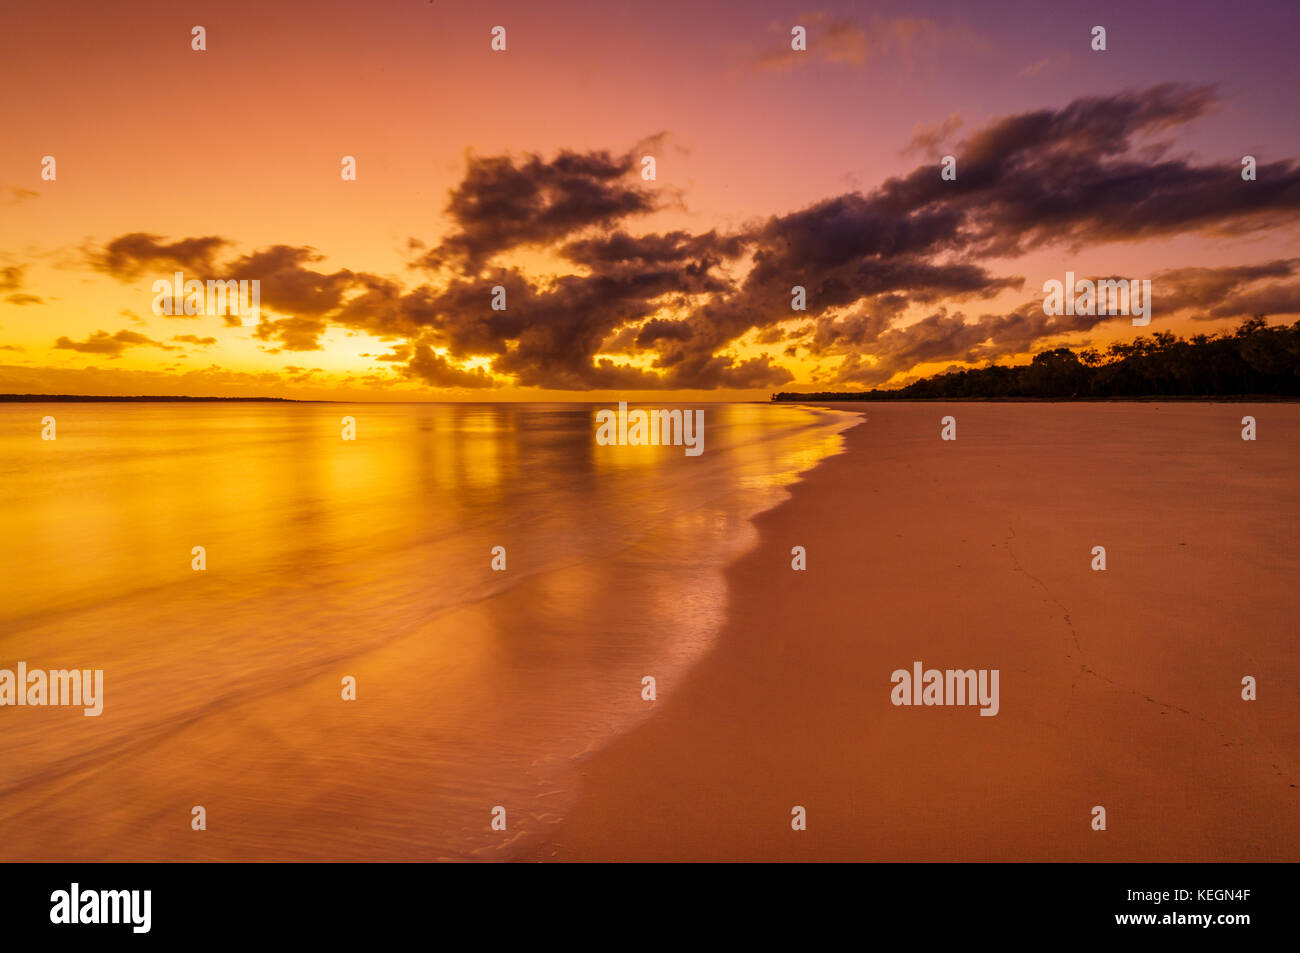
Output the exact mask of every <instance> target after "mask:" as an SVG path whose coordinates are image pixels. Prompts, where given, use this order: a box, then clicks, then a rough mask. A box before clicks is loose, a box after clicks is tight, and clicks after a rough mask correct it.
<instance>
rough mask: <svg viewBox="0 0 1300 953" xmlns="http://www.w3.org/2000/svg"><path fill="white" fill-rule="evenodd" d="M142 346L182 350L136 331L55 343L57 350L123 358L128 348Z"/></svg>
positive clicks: (60, 340) (165, 349)
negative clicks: (123, 353)
mask: <svg viewBox="0 0 1300 953" xmlns="http://www.w3.org/2000/svg"><path fill="white" fill-rule="evenodd" d="M141 345H148V346H151V347H158V348H162V349H163V350H164V351H179V350H180V348H177V347H172V346H171V345H168V344H164V343H163V342H162V341H155V340H154V339H153V338H151V337H146V336H145V335H143V334H139V333H137V332H135V331H118V332H117V333H116V334H109V333H108V332H107V331H96V332H95V333H94V334H92V335H90V336H89V337H88V338H86V340H84V341H74V340H72V339H71V338H67V337H61V338H59V339H58V340H57V341H55V342H54V346H55V347H56V348H60V349H63V350H68V351H80V352H82V353H83V354H107V355H108V356H109V357H121V355H122V352H123V351H125V350H126V349H127V348H129V347H138V346H141Z"/></svg>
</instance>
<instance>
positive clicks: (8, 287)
mask: <svg viewBox="0 0 1300 953" xmlns="http://www.w3.org/2000/svg"><path fill="white" fill-rule="evenodd" d="M22 286H23V266H22V265H9V266H8V267H5V268H0V291H17V290H18V289H19V288H21V287H22Z"/></svg>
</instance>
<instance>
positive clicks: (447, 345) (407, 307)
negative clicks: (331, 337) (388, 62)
mask: <svg viewBox="0 0 1300 953" xmlns="http://www.w3.org/2000/svg"><path fill="white" fill-rule="evenodd" d="M921 35H922V34H921V33H917V34H916V36H917V37H918V42H920V40H919V37H920V36H921ZM1214 102H1215V100H1214V94H1213V91H1212V90H1211V89H1209V88H1208V87H1199V86H1186V85H1177V84H1165V85H1161V86H1156V87H1152V88H1150V89H1146V90H1139V91H1134V90H1129V91H1124V92H1119V93H1116V94H1113V95H1108V96H1094V97H1086V98H1082V99H1078V100H1075V101H1073V102H1071V103H1068V104H1067V105H1065V106H1063V107H1061V108H1057V109H1039V110H1033V111H1029V112H1024V113H1020V114H1017V115H1012V116H1004V117H1001V118H998V119H995V120H993V121H992V122H989V123H987V124H985V125H983V126H980V127H978V128H975V129H972V130H970V131H969V133H968V134H967V135H966V137H965V139H964V140H962V141H961V142H959V143H957V144H956V145H954V146H952V147H951V148H952V150H953V154H954V155H955V156H956V157H957V179H956V181H944V180H943V179H941V178H940V176H939V174H938V166H937V164H936V163H934V162H933V161H931V160H927V161H924V162H923V163H922V164H920V165H918V166H917V167H916V168H914V169H913V170H912V171H911V172H909V173H907V174H905V175H902V176H897V177H893V178H890V179H887V180H885V181H884V182H882V183H880V184H879V185H878V186H877V187H876V188H873V189H870V190H865V191H863V190H855V191H848V192H844V193H843V194H839V195H831V196H827V197H825V198H823V199H821V200H819V201H817V202H814V203H812V204H810V205H808V206H807V207H805V208H801V209H796V210H793V211H789V212H785V213H782V214H777V215H770V216H768V217H766V218H763V219H758V220H755V221H752V222H750V223H748V224H746V225H744V226H743V227H740V228H738V229H735V230H732V231H728V232H721V231H718V230H716V229H715V230H710V231H701V232H696V231H691V230H685V229H678V230H674V231H667V232H654V231H651V232H642V233H638V232H637V231H636V226H637V224H638V223H639V222H640V220H642V219H643V217H644V216H645V215H646V214H647V213H650V212H653V211H655V210H656V209H658V208H660V207H661V206H660V204H659V203H660V202H661V201H662V199H661V197H660V193H657V192H654V191H650V190H647V188H646V186H645V185H644V184H643V183H642V182H641V180H640V179H639V176H638V175H637V174H636V173H637V167H638V161H637V159H638V157H639V149H637V148H634V149H632V150H629V151H628V152H626V153H622V154H618V153H614V152H610V151H594V152H586V153H579V152H573V151H561V152H560V153H558V154H556V155H554V156H552V157H549V158H547V157H543V156H539V155H533V154H526V155H523V156H495V157H482V156H469V157H468V159H467V165H466V171H465V175H464V177H463V179H462V181H461V182H460V183H459V184H457V185H456V186H455V187H454V188H453V189H452V190H450V192H449V195H448V201H447V206H446V212H447V222H448V226H449V227H448V228H447V230H446V231H445V233H444V234H443V235H442V237H441V238H440V239H439V240H438V241H436V242H432V241H430V242H426V241H424V240H412V241H411V242H409V243H408V246H407V247H408V248H409V249H410V250H411V251H412V252H414V253H415V254H417V255H418V256H419V257H418V258H417V259H416V260H415V262H414V263H413V264H414V265H415V268H414V269H413V270H411V271H409V272H408V274H407V276H406V277H405V278H398V277H391V276H381V275H374V274H368V273H365V272H358V271H353V270H350V269H347V268H325V267H323V266H322V265H321V262H322V261H323V260H324V259H323V256H322V255H321V254H320V253H319V252H317V251H316V250H315V249H312V248H309V247H304V246H292V245H273V246H270V247H267V248H262V249H256V250H253V251H250V252H247V253H242V254H233V253H228V254H227V255H226V256H225V257H224V259H222V260H218V256H219V255H220V253H223V252H227V251H228V246H230V247H233V245H234V243H233V242H230V241H228V240H227V239H224V238H218V237H214V236H209V237H206V238H188V239H181V240H179V241H167V240H163V239H159V238H157V237H155V236H147V235H142V234H139V233H136V234H132V235H125V236H122V237H121V238H119V239H116V240H114V241H113V242H110V243H109V245H108V246H107V248H106V249H105V251H104V252H103V253H101V254H100V255H99V256H98V258H97V259H96V260H97V261H98V262H99V266H100V267H101V270H108V271H109V272H110V273H113V274H135V273H137V271H138V270H140V269H144V268H146V267H153V266H159V267H164V266H165V267H171V266H172V265H173V264H175V263H177V262H181V261H185V262H190V263H193V264H195V265H197V266H198V267H199V269H200V272H201V273H205V270H206V273H210V274H211V276H213V277H225V278H235V279H251V280H259V281H260V282H261V304H262V307H263V310H264V313H263V315H262V318H261V321H260V323H259V324H258V326H257V328H256V329H255V331H254V334H255V336H256V338H257V339H259V340H260V341H263V342H265V343H266V344H267V345H268V346H269V347H268V348H267V349H268V350H271V351H272V352H281V351H291V352H301V351H310V350H316V349H320V348H321V347H322V346H323V345H322V340H323V339H324V335H325V333H326V332H327V331H328V330H329V329H331V328H341V329H345V330H347V331H351V332H364V333H366V334H368V335H371V336H373V337H375V338H378V339H380V340H381V341H383V342H385V343H386V344H387V345H388V347H389V350H388V351H387V352H386V353H382V354H379V355H378V356H376V357H373V358H372V360H374V361H375V362H376V364H377V365H379V366H382V367H384V368H385V369H388V368H391V369H392V370H393V371H395V372H396V379H398V380H404V381H407V382H417V383H421V384H424V385H427V386H431V387H457V388H477V389H482V388H489V387H495V386H500V385H506V384H509V385H512V386H519V387H540V388H547V389H564V390H573V391H581V390H592V389H600V390H616V389H636V390H649V389H656V388H664V389H711V388H746V389H748V388H759V387H768V386H772V385H777V384H781V383H783V382H785V381H788V380H791V379H792V375H791V373H790V371H789V369H787V368H786V367H783V366H782V365H781V364H780V363H779V360H780V359H781V358H782V357H783V356H794V355H797V354H799V353H800V352H801V350H802V351H803V352H804V353H805V354H806V355H808V356H810V357H812V358H814V359H815V360H817V361H818V362H821V367H822V371H819V373H823V374H824V376H825V377H826V378H831V379H835V380H839V381H841V382H846V383H881V382H884V381H887V380H889V379H890V378H891V377H893V376H895V375H900V374H902V375H906V374H907V373H908V372H910V371H911V370H912V369H913V368H914V367H917V366H919V365H923V364H928V363H934V362H946V363H962V362H971V361H986V360H992V359H996V358H999V357H1003V356H1014V355H1017V354H1024V353H1027V352H1030V351H1032V350H1034V349H1036V348H1038V347H1039V346H1040V345H1041V344H1042V343H1043V342H1045V341H1051V340H1056V339H1059V338H1061V337H1063V336H1069V335H1078V334H1082V333H1086V332H1088V331H1090V330H1091V329H1092V328H1093V327H1095V326H1096V325H1097V324H1099V323H1100V322H1101V321H1103V320H1109V319H1106V318H1096V319H1089V318H1084V317H1079V318H1072V319H1068V320H1067V319H1064V318H1049V317H1048V316H1046V315H1044V314H1042V309H1041V300H1038V301H1031V302H1027V303H1025V304H1022V305H1020V306H1019V307H1013V308H1011V310H1009V311H1006V312H1005V313H988V312H990V311H991V310H993V309H991V308H990V307H989V306H988V305H987V304H984V302H987V301H989V300H992V299H999V298H1001V299H1005V297H1006V296H1007V295H1009V294H1011V293H1015V292H1022V291H1024V290H1026V289H1025V278H1024V277H1023V276H1021V275H1018V274H1014V273H1006V270H1005V269H1006V267H1007V266H1006V262H1007V261H1008V260H1013V259H1014V258H1016V257H1017V256H1020V255H1022V254H1024V253H1025V252H1026V251H1027V250H1030V249H1034V250H1038V251H1041V250H1043V249H1053V248H1056V249H1060V250H1063V251H1073V250H1076V249H1078V248H1082V247H1091V246H1095V245H1098V244H1102V243H1107V242H1115V243H1125V242H1134V241H1142V240H1147V239H1152V238H1158V237H1172V236H1177V235H1186V234H1246V233H1253V232H1263V231H1267V230H1269V229H1276V228H1279V227H1283V226H1287V225H1289V224H1290V223H1293V222H1294V221H1295V220H1296V214H1297V212H1298V211H1300V168H1298V167H1297V164H1296V162H1295V160H1293V159H1292V160H1278V161H1275V162H1272V163H1267V164H1264V165H1261V166H1260V167H1259V174H1258V179H1257V181H1255V182H1242V180H1241V177H1240V169H1239V165H1238V164H1237V160H1236V158H1232V159H1230V160H1225V161H1222V162H1208V163H1206V162H1199V161H1196V160H1194V159H1192V158H1189V157H1179V156H1174V155H1170V154H1169V147H1168V146H1163V147H1159V148H1152V147H1151V142H1152V139H1153V137H1166V136H1167V135H1168V134H1169V133H1170V132H1171V131H1174V130H1176V129H1178V128H1180V127H1181V126H1183V125H1185V124H1187V123H1189V122H1192V121H1194V120H1196V119H1197V118H1199V117H1201V116H1204V115H1205V114H1206V113H1207V112H1209V111H1210V110H1211V109H1212V108H1213V107H1214ZM959 125H960V120H959V118H958V117H956V116H955V115H954V116H950V117H948V119H946V120H943V121H942V122H940V123H938V124H937V125H934V126H928V127H927V126H921V127H918V129H917V132H916V134H915V135H914V137H913V144H914V145H915V146H916V147H917V148H918V149H921V151H926V150H927V149H930V150H931V151H933V150H932V149H931V147H932V146H933V145H935V144H937V143H938V142H939V141H940V140H942V139H946V138H947V137H950V136H952V135H954V134H955V133H956V131H957V130H958V128H959ZM524 248H529V249H535V250H537V251H538V252H540V253H542V254H544V255H545V256H546V258H547V260H548V261H549V262H552V263H554V270H555V271H556V272H557V273H555V274H548V275H546V276H544V277H538V276H534V275H530V274H528V273H526V272H525V271H523V270H521V269H520V268H519V267H518V266H517V265H516V264H515V263H514V262H512V261H511V260H510V256H511V254H512V253H513V252H516V251H518V250H520V249H524ZM1296 267H1297V263H1296V261H1295V260H1291V259H1279V260H1277V261H1273V262H1267V263H1264V264H1261V265H1252V266H1239V267H1236V268H1235V270H1234V269H1223V268H1217V269H1180V270H1176V271H1171V272H1166V273H1164V274H1162V275H1159V276H1157V281H1156V285H1155V289H1156V307H1157V309H1158V310H1159V313H1160V314H1161V315H1164V314H1168V313H1172V311H1173V310H1175V309H1179V308H1183V309H1198V313H1203V315H1204V316H1205V317H1207V318H1216V317H1228V316H1230V313H1231V314H1235V313H1237V312H1239V311H1241V309H1254V308H1258V309H1259V310H1265V311H1267V312H1268V313H1294V311H1295V309H1296V308H1297V306H1298V304H1300V302H1297V295H1296V282H1295V281H1294V280H1293V279H1294V278H1295V269H1296ZM412 275H415V276H418V277H417V278H415V279H412V278H411V276H412ZM795 285H799V286H802V287H803V288H804V289H805V292H806V307H807V310H806V311H805V312H793V311H792V310H791V289H792V288H793V287H794V286H795ZM496 286H500V287H501V288H503V289H504V290H505V293H506V300H507V307H506V309H505V310H504V311H495V310H493V309H492V307H491V304H490V302H491V300H492V297H493V288H494V287H496ZM1034 290H1036V289H1034ZM267 311H269V312H271V313H269V314H268V313H265V312H267ZM968 313H974V314H978V315H979V316H978V317H967V316H966V315H967V314H968ZM793 320H798V321H799V322H800V331H799V336H798V339H797V341H796V340H790V339H789V337H788V336H786V335H785V332H784V329H785V328H788V327H789V322H791V321H793ZM232 323H238V320H237V319H235V320H234V321H233V322H232ZM101 335H103V332H101ZM62 340H66V339H62ZM115 343H121V342H111V341H110V342H106V341H105V340H104V339H103V337H99V336H97V337H92V338H90V339H87V341H84V342H68V344H66V345H61V346H67V347H73V348H75V349H82V350H91V351H95V350H98V352H100V353H114V351H113V350H112V348H113V347H114V346H115ZM191 343H192V342H191ZM766 348H771V351H768V350H764V349H766ZM778 350H779V351H780V353H779V354H778V353H776V352H777V351H778ZM756 351H757V353H756ZM115 353H120V351H116V352H115Z"/></svg>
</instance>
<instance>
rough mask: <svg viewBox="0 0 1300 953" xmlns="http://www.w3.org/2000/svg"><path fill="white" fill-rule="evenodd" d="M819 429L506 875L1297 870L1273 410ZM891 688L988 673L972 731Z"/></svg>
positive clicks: (1290, 664)
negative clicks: (1024, 865)
mask: <svg viewBox="0 0 1300 953" xmlns="http://www.w3.org/2000/svg"><path fill="white" fill-rule="evenodd" d="M833 406H834V407H835V408H836V409H841V410H848V409H853V410H855V411H858V412H861V413H863V414H864V415H865V421H864V422H863V423H862V424H859V425H858V426H855V427H852V428H850V429H849V430H847V431H845V432H844V434H843V435H842V437H843V439H844V441H845V447H844V451H843V452H842V453H840V454H837V455H834V456H831V457H829V458H827V459H825V460H824V461H822V462H821V463H820V464H819V465H818V466H817V467H815V468H814V469H812V470H811V471H808V472H805V473H804V474H803V475H802V477H801V478H800V480H799V481H798V482H797V483H795V484H794V485H793V486H791V487H790V488H789V490H790V494H789V496H788V497H787V498H786V499H785V500H784V501H783V502H781V503H779V504H778V505H777V506H775V507H773V508H772V509H769V510H766V511H764V512H763V513H761V514H759V515H758V516H757V517H756V518H755V519H754V525H755V527H756V529H757V531H758V542H757V543H756V545H755V546H754V547H753V548H751V549H750V550H748V551H747V552H746V553H745V554H744V555H742V556H741V557H740V558H738V559H736V560H735V561H734V562H733V563H732V564H731V565H730V566H729V567H728V568H727V570H726V575H727V592H728V604H727V607H726V613H727V614H726V622H725V624H724V627H723V630H722V632H721V633H720V635H719V636H718V638H717V640H716V642H715V645H714V648H713V649H712V650H711V651H710V652H709V654H708V655H706V656H705V657H704V658H702V659H701V660H700V661H699V662H697V663H696V665H695V667H694V669H693V670H692V671H691V673H690V675H689V677H688V678H687V679H686V680H685V681H684V682H682V683H681V684H679V685H677V686H674V687H673V688H672V689H671V690H670V691H667V692H662V693H661V694H660V697H659V698H658V699H657V700H656V701H655V702H654V703H653V704H654V705H655V706H656V708H657V709H658V710H656V711H655V712H654V714H653V715H652V716H651V717H650V718H649V719H648V720H646V721H644V722H643V723H642V724H641V725H639V726H638V727H636V728H634V729H632V730H631V731H629V732H628V733H626V734H624V735H622V736H621V737H619V738H617V739H615V740H614V741H612V742H611V743H609V744H608V745H606V746H604V747H602V748H601V749H600V750H599V751H597V752H595V753H593V754H591V755H589V756H587V757H586V758H585V759H584V760H583V761H582V762H581V763H580V764H578V765H577V768H576V774H577V775H578V777H579V779H580V792H579V794H578V797H577V800H576V806H575V807H574V808H573V809H572V810H571V811H569V812H567V813H566V815H565V817H564V818H563V819H562V820H560V821H559V822H557V823H556V824H554V825H553V826H552V827H551V828H550V829H549V830H548V832H547V834H546V836H545V837H544V838H543V839H542V840H541V841H539V842H536V843H534V844H531V845H529V846H528V847H526V848H523V849H522V850H521V852H520V853H519V854H518V855H517V859H521V860H538V861H549V860H645V861H668V860H705V861H715V860H716V861H723V860H771V861H779V860H832V861H913V860H914V861H1071V860H1074V861H1223V860H1230V861H1231V860H1241V861H1244V860H1273V861H1281V860H1288V861H1293V860H1296V859H1297V858H1298V857H1300V834H1298V833H1297V830H1296V825H1294V823H1293V822H1292V819H1293V818H1294V817H1295V816H1296V807H1297V804H1298V803H1300V802H1298V801H1297V791H1296V787H1295V784H1296V781H1297V774H1298V773H1300V772H1297V763H1296V754H1297V751H1298V750H1300V728H1297V725H1300V717H1297V716H1300V706H1298V705H1297V700H1296V697H1295V693H1294V690H1293V688H1289V687H1290V686H1294V685H1295V684H1296V677H1297V675H1298V674H1300V653H1297V651H1296V650H1295V648H1294V646H1293V644H1291V642H1290V641H1289V640H1290V638H1291V634H1290V629H1291V624H1292V621H1293V619H1294V617H1295V608H1296V604H1295V603H1296V597H1295V595H1294V594H1293V589H1294V587H1293V586H1292V585H1291V584H1290V582H1289V580H1293V579H1294V578H1296V573H1297V571H1298V570H1300V544H1297V534H1296V533H1295V531H1294V530H1295V528H1296V518H1297V514H1300V489H1297V487H1296V485H1295V480H1294V476H1293V474H1294V468H1295V466H1296V464H1297V462H1300V461H1298V460H1297V449H1296V448H1297V447H1300V409H1297V408H1296V407H1295V406H1294V405H1288V404H1281V403H1268V404H1256V405H1249V404H1241V403H1232V404H1195V405H1164V404H1159V403H1151V402H1142V403H1131V404H1130V403H1118V402H1116V403H1106V404H1088V405H1083V406H1076V407H1067V406H1062V405H1051V406H1050V408H1049V407H1048V406H1045V405H1041V404H1022V405H1013V404H983V405H980V404H963V403H950V404H943V403H937V404H936V403H935V402H926V403H924V404H920V403H918V404H907V403H903V402H898V403H892V402H891V403H870V404H853V405H846V404H844V403H838V402H837V403H836V404H834V405H833ZM948 414H951V415H953V416H955V418H956V421H957V427H958V433H957V436H958V439H957V440H955V441H942V440H941V439H940V426H941V425H940V418H941V417H943V416H945V415H948ZM1243 414H1251V415H1254V416H1255V417H1256V418H1257V419H1258V420H1259V422H1260V423H1259V426H1260V433H1261V436H1260V437H1259V439H1258V440H1256V441H1253V442H1252V441H1244V440H1242V439H1241V433H1240V431H1241V424H1240V418H1241V416H1242V415H1243ZM1095 545H1103V546H1105V547H1106V549H1107V552H1108V556H1109V564H1108V566H1107V569H1106V571H1094V570H1093V569H1092V568H1091V564H1092V561H1093V558H1094V557H1093V555H1092V550H1093V547H1094V546H1095ZM794 546H804V547H805V548H806V551H807V569H806V570H805V571H796V570H794V569H792V568H791V560H792V556H791V550H792V547H794ZM914 662H922V663H924V665H925V666H926V667H927V668H929V667H930V666H933V667H935V668H938V669H948V668H958V669H971V668H973V669H997V670H999V671H1000V672H1001V705H1000V711H999V713H998V714H997V715H996V716H995V717H981V716H980V715H979V713H978V711H977V710H976V709H975V708H973V707H969V706H966V707H962V706H954V707H942V706H936V707H924V706H923V707H911V706H901V707H900V706H895V705H893V704H892V703H891V682H890V674H891V672H893V671H895V670H898V669H908V668H911V667H912V665H913V664H914ZM1244 676H1251V677H1254V678H1256V679H1257V680H1258V682H1259V685H1260V686H1261V688H1260V690H1259V691H1260V694H1259V700H1257V701H1245V700H1243V699H1242V697H1241V691H1242V689H1241V681H1242V678H1243V677H1244ZM1098 806H1100V807H1103V808H1104V809H1105V811H1106V819H1107V823H1106V829H1105V830H1096V829H1094V825H1095V817H1096V814H1095V808H1096V807H1098ZM798 807H802V808H803V809H804V811H805V812H806V817H807V823H806V830H793V829H792V824H791V819H792V816H793V815H792V812H793V811H794V809H795V808H798Z"/></svg>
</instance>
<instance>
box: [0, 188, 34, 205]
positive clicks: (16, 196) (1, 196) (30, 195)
mask: <svg viewBox="0 0 1300 953" xmlns="http://www.w3.org/2000/svg"><path fill="white" fill-rule="evenodd" d="M40 195H41V193H39V192H33V191H32V190H31V189H24V188H20V187H19V186H16V185H6V186H4V188H2V189H0V205H21V204H22V203H23V202H28V201H31V200H32V199H35V198H40Z"/></svg>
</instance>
